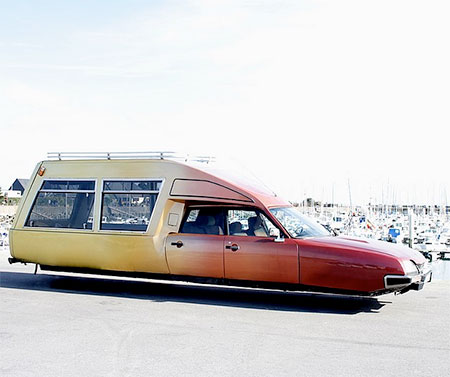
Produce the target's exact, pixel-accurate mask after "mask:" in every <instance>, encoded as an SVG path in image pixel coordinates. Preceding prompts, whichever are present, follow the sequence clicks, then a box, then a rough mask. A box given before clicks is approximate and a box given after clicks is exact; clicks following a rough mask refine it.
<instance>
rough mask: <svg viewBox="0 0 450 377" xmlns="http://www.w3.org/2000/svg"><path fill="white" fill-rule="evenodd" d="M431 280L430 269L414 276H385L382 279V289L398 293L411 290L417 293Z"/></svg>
mask: <svg viewBox="0 0 450 377" xmlns="http://www.w3.org/2000/svg"><path fill="white" fill-rule="evenodd" d="M431 278H432V272H431V268H427V269H426V270H423V271H422V272H421V273H420V274H415V275H386V276H385V277H384V287H385V288H386V289H387V290H390V291H400V293H405V292H407V291H409V290H411V289H413V290H415V291H419V290H421V289H422V288H423V286H424V284H425V283H429V282H430V281H431Z"/></svg>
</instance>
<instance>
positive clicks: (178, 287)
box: [0, 271, 390, 315]
mask: <svg viewBox="0 0 450 377" xmlns="http://www.w3.org/2000/svg"><path fill="white" fill-rule="evenodd" d="M0 287H2V288H11V289H22V290H32V291H44V292H64V293H70V294H83V295H86V294H87V295H95V296H112V297H118V298H121V297H123V298H131V299H138V300H151V301H154V302H167V301H171V302H182V303H183V302H184V303H192V304H201V305H216V306H227V307H228V306H232V307H241V308H251V309H260V310H278V311H292V312H316V313H334V314H347V315H351V314H357V313H361V312H365V313H376V312H377V311H379V310H380V309H381V308H382V307H383V306H385V305H386V304H388V303H390V302H389V301H380V300H378V299H376V298H370V297H353V296H343V295H332V294H318V293H309V292H283V291H276V290H263V289H247V288H238V287H223V286H210V285H199V284H188V283H186V284H185V283H174V282H155V281H154V280H148V281H142V280H128V279H123V280H117V279H108V278H103V277H99V278H97V277H91V276H79V275H74V276H67V275H52V274H47V273H45V274H43V273H38V274H37V275H34V274H32V273H23V272H5V271H0Z"/></svg>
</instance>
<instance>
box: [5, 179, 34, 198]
mask: <svg viewBox="0 0 450 377" xmlns="http://www.w3.org/2000/svg"><path fill="white" fill-rule="evenodd" d="M28 181H29V179H21V178H17V179H16V180H15V181H14V182H13V184H12V185H11V187H10V188H9V191H20V195H23V192H24V191H25V189H26V188H27V185H28Z"/></svg>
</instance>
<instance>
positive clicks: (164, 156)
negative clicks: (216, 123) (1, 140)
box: [47, 151, 215, 164]
mask: <svg viewBox="0 0 450 377" xmlns="http://www.w3.org/2000/svg"><path fill="white" fill-rule="evenodd" d="M47 158H48V159H50V160H59V161H61V160H86V159H94V160H112V159H114V160H117V159H121V160H123V159H150V160H175V161H184V162H188V161H192V162H204V163H207V164H208V163H210V162H214V161H215V157H213V156H191V155H189V154H182V153H176V152H170V151H148V152H48V153H47Z"/></svg>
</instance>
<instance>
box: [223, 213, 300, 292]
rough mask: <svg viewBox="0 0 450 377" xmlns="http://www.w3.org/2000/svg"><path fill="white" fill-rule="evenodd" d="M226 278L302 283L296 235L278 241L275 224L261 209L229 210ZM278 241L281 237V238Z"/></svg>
mask: <svg viewBox="0 0 450 377" xmlns="http://www.w3.org/2000/svg"><path fill="white" fill-rule="evenodd" d="M226 220H227V226H228V235H226V236H225V240H224V263H225V266H224V267H225V278H227V279H238V280H252V281H267V282H279V283H298V282H299V265H298V247H297V243H296V242H295V241H294V240H292V239H287V238H286V239H284V240H283V241H282V242H276V241H275V238H274V237H270V233H271V230H270V229H271V228H276V227H275V225H274V224H273V223H272V222H271V221H270V220H269V219H268V217H267V216H266V215H264V214H263V213H262V212H260V211H259V210H257V209H246V208H245V209H243V208H241V209H239V208H236V209H228V210H226ZM277 241H281V240H280V239H278V240H277Z"/></svg>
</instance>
